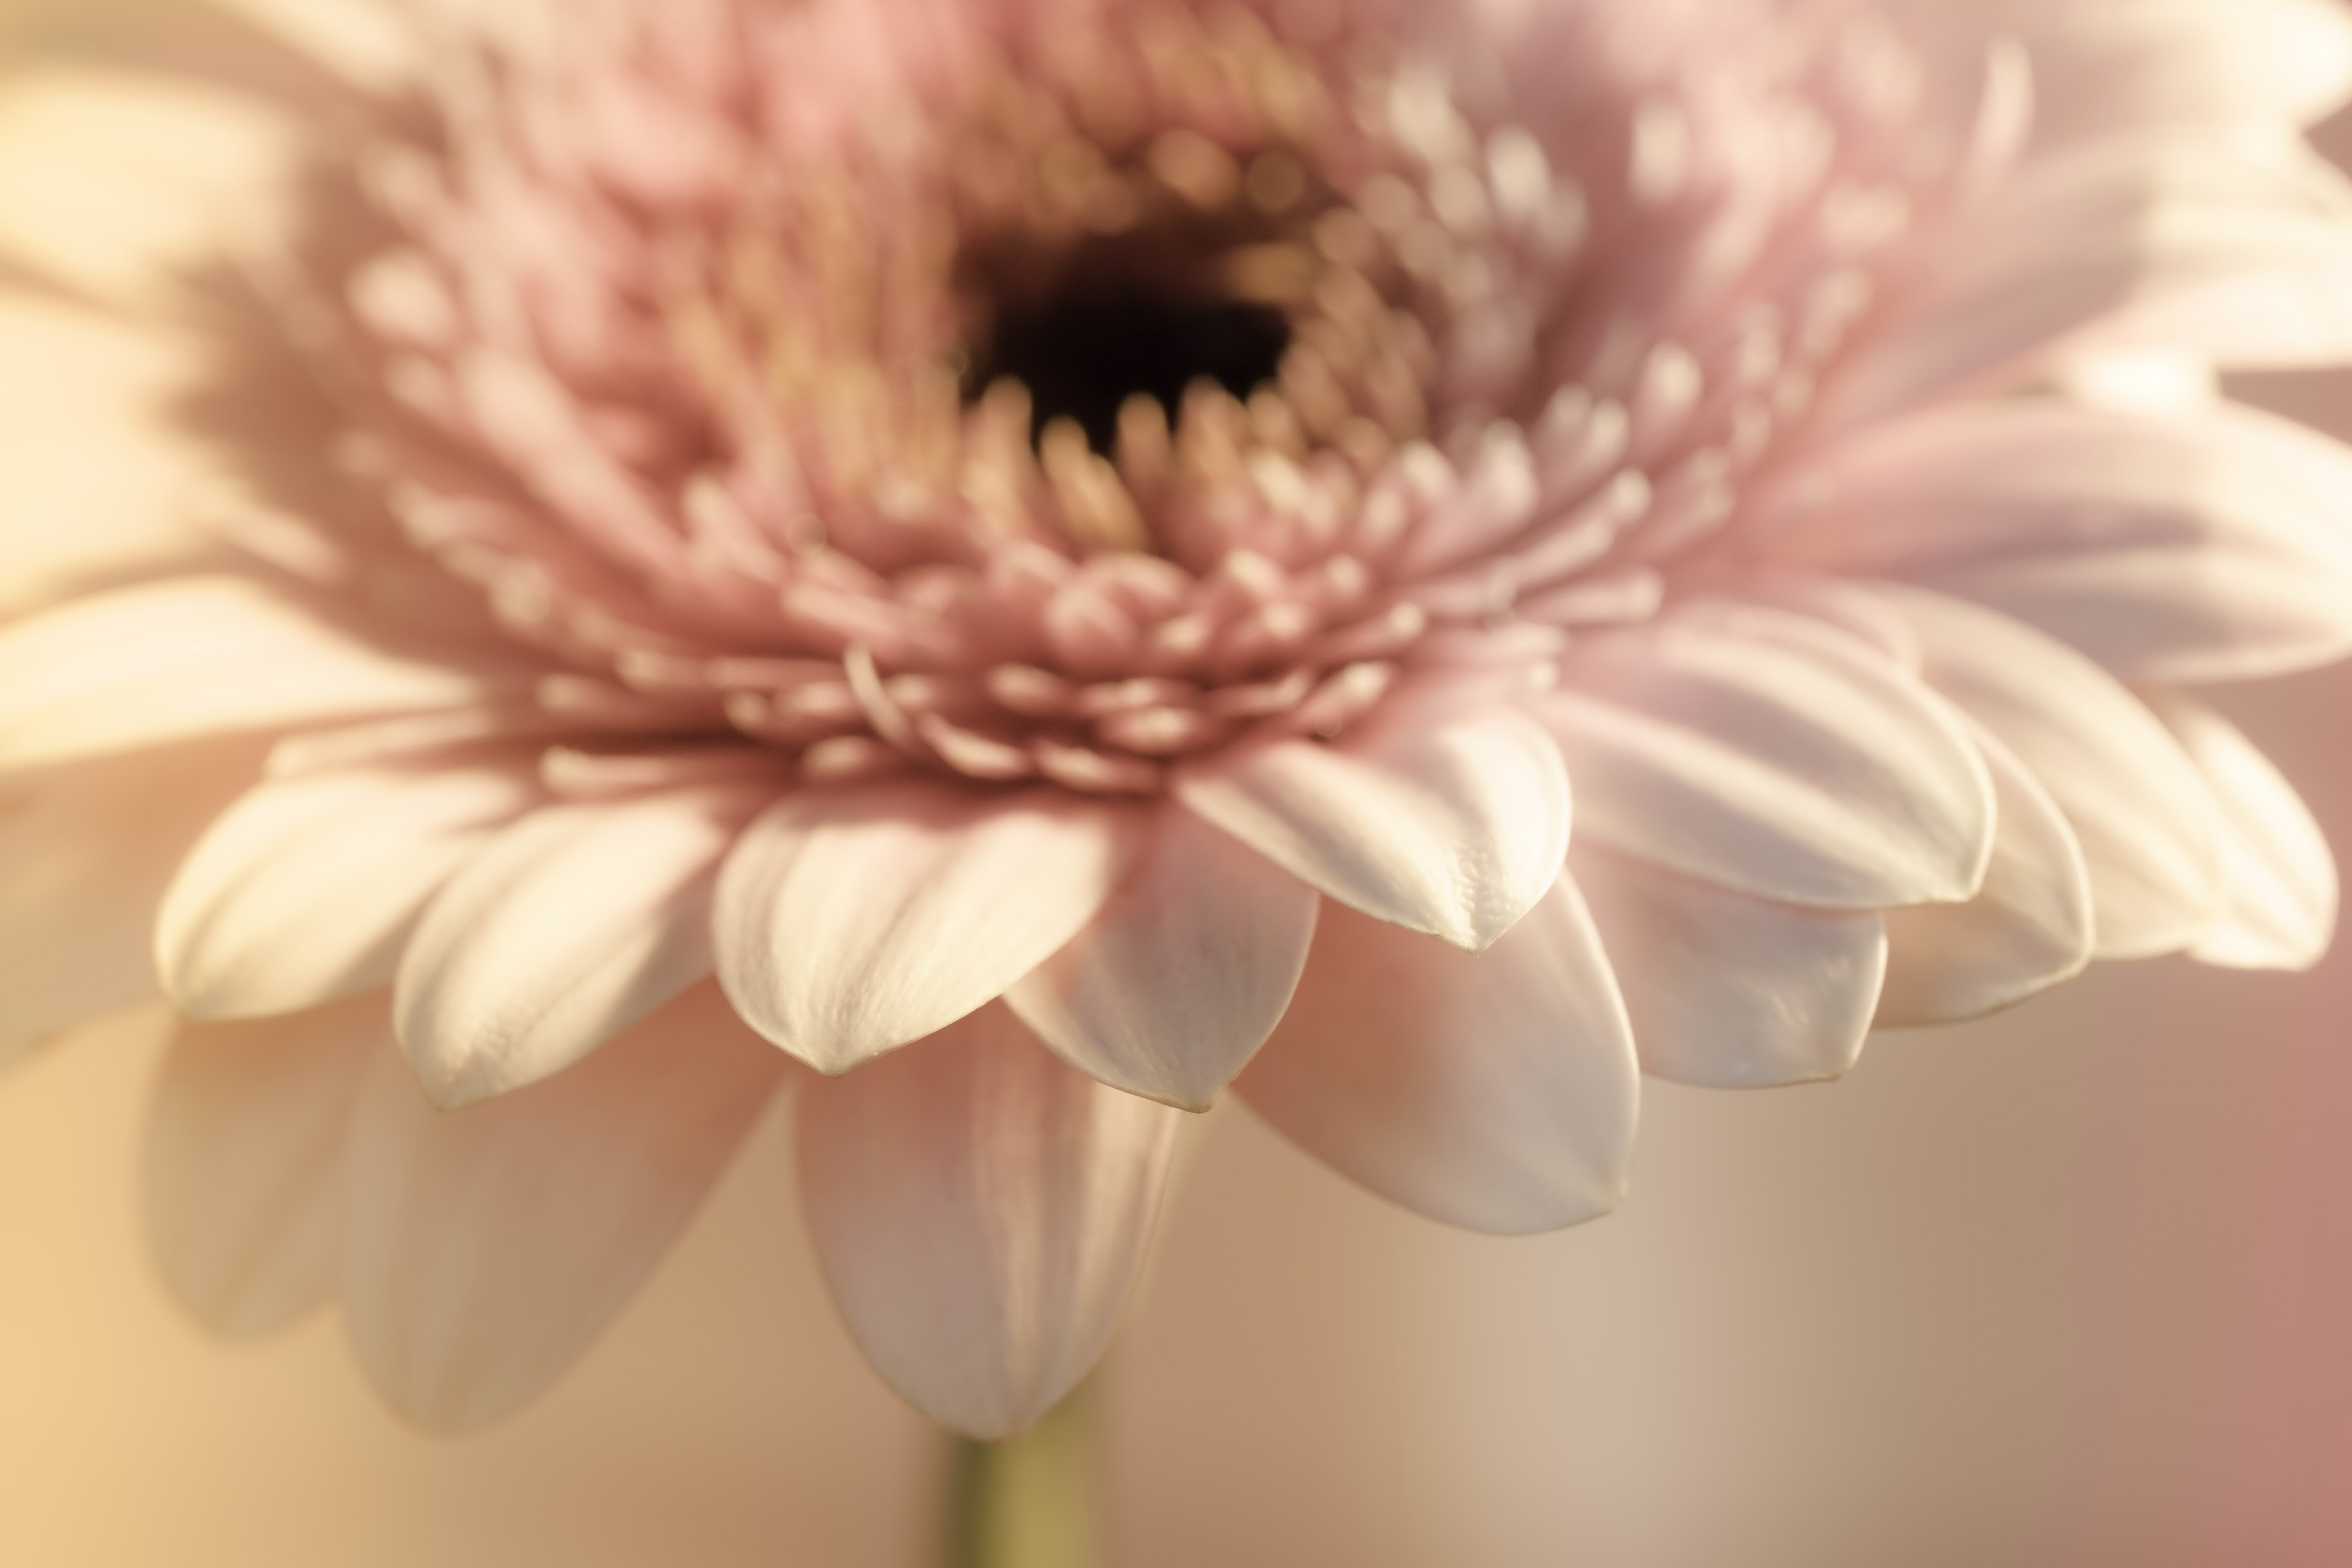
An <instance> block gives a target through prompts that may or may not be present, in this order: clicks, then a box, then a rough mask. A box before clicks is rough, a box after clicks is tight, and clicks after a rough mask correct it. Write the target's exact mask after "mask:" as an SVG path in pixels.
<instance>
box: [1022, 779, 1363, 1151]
mask: <svg viewBox="0 0 2352 1568" xmlns="http://www.w3.org/2000/svg"><path fill="white" fill-rule="evenodd" d="M1320 902H1321V900H1319V899H1318V898H1317V897H1316V896H1315V890H1314V889H1311V888H1309V887H1307V884H1306V883H1304V882H1301V881H1300V880H1298V879H1297V878H1296V877H1293V876H1292V875H1290V873H1289V872H1287V871H1285V870H1283V869H1281V868H1279V867H1277V866H1276V865H1274V864H1273V863H1272V862H1271V861H1268V860H1266V859H1265V858H1262V857H1260V856H1259V855H1257V854H1256V853H1255V851H1253V850H1250V849H1248V848H1245V847H1243V846H1242V844H1240V843H1239V842H1238V841H1237V840H1235V839H1234V838H1233V837H1229V836H1228V835H1226V834H1225V833H1223V832H1222V831H1220V830H1219V829H1217V828H1214V827H1212V826H1209V825H1208V824H1207V823H1205V822H1202V820H1201V819H1200V818H1199V817H1197V816H1193V815H1192V813H1191V812H1188V811H1185V810H1183V809H1182V808H1181V807H1177V806H1170V807H1164V808H1162V809H1161V811H1160V813H1159V815H1158V816H1157V817H1156V818H1155V819H1154V821H1153V824H1152V828H1151V837H1150V846H1149V847H1148V848H1147V849H1146V850H1145V851H1144V853H1143V856H1142V858H1141V859H1140V861H1139V864H1138V866H1137V868H1136V869H1135V871H1134V872H1133V873H1132V874H1131V875H1130V876H1129V878H1128V880H1127V881H1126V883H1125V884H1124V885H1123V886H1122V887H1121V888H1120V889H1119V890H1118V892H1117V893H1115V894H1113V895H1112V896H1111V900H1110V902H1108V904H1105V905H1104V906H1103V910H1102V912H1101V913H1100V914H1098V915H1097V916H1096V917H1095V919H1094V923H1092V924H1091V925H1089V926H1087V929H1086V930H1084V931H1080V932H1079V933H1078V935H1077V937H1076V940H1074V941H1073V942H1071V943H1070V944H1069V945H1068V946H1067V947H1065V948H1064V949H1062V951H1061V952H1057V953H1055V955H1054V956H1053V957H1052V958H1050V959H1047V960H1046V961H1045V963H1042V964H1040V965H1038V966H1037V967H1036V968H1035V969H1034V970H1032V971H1030V973H1029V974H1028V975H1027V976H1026V977H1025V978H1024V979H1023V980H1022V981H1021V983H1020V984H1017V985H1015V986H1013V989H1011V990H1010V991H1007V992H1006V993H1005V994H1004V1000H1005V1002H1006V1004H1007V1005H1010V1006H1011V1007H1012V1009H1013V1012H1015V1013H1016V1014H1018V1015H1019V1016H1020V1017H1021V1020H1022V1021H1023V1022H1024V1023H1025V1024H1027V1025H1028V1026H1029V1027H1030V1028H1031V1029H1032V1030H1034V1031H1035V1033H1036V1035H1037V1037H1038V1038H1040V1039H1042V1040H1044V1041H1045V1043H1046V1044H1047V1045H1048V1046H1050V1047H1053V1049H1054V1052H1055V1055H1057V1056H1059V1057H1060V1058H1062V1059H1063V1060H1064V1061H1066V1062H1067V1063H1069V1064H1070V1065H1071V1066H1072V1067H1074V1068H1077V1069H1079V1070H1080V1071H1081V1072H1084V1073H1087V1074H1088V1075H1089V1076H1091V1077H1093V1078H1095V1079H1097V1080H1099V1081H1100V1082H1103V1083H1106V1084H1108V1085H1109V1086H1110V1087H1111V1088H1113V1089H1125V1090H1127V1091H1128V1092H1129V1094H1139V1095H1143V1096H1146V1097H1147V1098H1149V1099H1152V1100H1163V1101H1165V1102H1167V1103H1168V1104H1170V1105H1173V1106H1177V1107H1179V1108H1181V1109H1182V1110H1207V1109H1208V1108H1209V1106H1210V1104H1211V1103H1212V1102H1213V1100H1215V1099H1216V1098H1217V1096H1218V1095H1219V1094H1220V1093H1222V1092H1223V1089H1224V1087H1225V1085H1226V1084H1228V1083H1230V1082H1231V1081H1233V1077H1234V1074H1235V1073H1237V1072H1239V1071H1241V1069H1242V1067H1243V1064H1244V1063H1246V1062H1247V1061H1248V1060H1249V1058H1251V1057H1252V1056H1254V1055H1255V1054H1256V1052H1257V1048H1258V1047H1259V1046H1261V1045H1263V1044H1265V1037H1267V1036H1268V1035H1270V1034H1272V1033H1273V1032H1274V1026H1275V1025H1276V1023H1277V1022H1279V1021H1280V1020H1281V1017H1282V1011H1283V1009H1284V1008H1285V1007H1286V1006H1288V1005H1290V994H1291V992H1292V991H1293V990H1295V989H1296V988H1297V984H1298V975H1299V972H1300V971H1301V970H1302V969H1304V968H1305V967H1306V965H1307V944H1308V943H1309V942H1311V941H1312V940H1313V939H1314V935H1315V910H1316V906H1317V905H1318V903H1320Z"/></svg>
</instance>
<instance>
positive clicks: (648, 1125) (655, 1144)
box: [342, 985, 787, 1432]
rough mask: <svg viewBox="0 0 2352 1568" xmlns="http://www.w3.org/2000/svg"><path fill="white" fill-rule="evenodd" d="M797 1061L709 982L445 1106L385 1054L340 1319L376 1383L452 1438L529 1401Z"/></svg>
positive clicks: (356, 1171)
mask: <svg viewBox="0 0 2352 1568" xmlns="http://www.w3.org/2000/svg"><path fill="white" fill-rule="evenodd" d="M786 1068H787V1064H786V1062H785V1061H784V1059H783V1058H782V1057H780V1056H778V1055H777V1054H776V1053H775V1052H774V1051H772V1050H770V1049H769V1048H768V1047H765V1046H764V1045H762V1044H761V1042H760V1041H759V1040H758V1038H756V1037H753V1036H752V1035H751V1032H750V1031H748V1030H746V1029H744V1028H743V1027H742V1026H740V1023H738V1022H737V1020H736V1019H735V1018H734V1017H733V1016H732V1015H731V1014H730V1013H729V1011H728V1009H727V1006H726V1004H725V1001H724V999H723V998H721V997H720V996H719V993H718V989H717V987H715V986H709V985H703V986H698V987H696V988H695V989H694V990H692V991H689V992H688V993H687V994H685V995H684V996H681V997H679V998H678V999H677V1001H675V1002H673V1003H671V1004H670V1005H668V1006H667V1007H666V1008H664V1009H662V1010H661V1011H660V1012H658V1013H656V1014H655V1015H653V1016H651V1017H649V1018H647V1019H646V1020H645V1021H644V1022H642V1023H640V1024H638V1025H637V1026H635V1028H633V1029H631V1030H630V1031H628V1033H626V1034H625V1035H623V1036H622V1037H620V1038H618V1039H616V1040H614V1041H613V1042H612V1043H611V1044H610V1045H608V1046H606V1047H604V1049H603V1050H601V1051H598V1052H597V1053H596V1054H595V1055H594V1056H593V1057H590V1058H588V1059H587V1060H586V1061H583V1062H582V1063H581V1064H580V1065H579V1066H578V1067H576V1068H572V1070H571V1071H570V1072H567V1073H562V1074H560V1075H559V1076H557V1077H555V1078H552V1079H548V1080H547V1081H546V1082H544V1083H540V1084H534V1085H533V1086H531V1087H530V1089H522V1090H520V1091H519V1092H517V1093H514V1094H509V1095H503V1096H500V1097H499V1099H497V1100H490V1101H488V1102H487V1103H484V1104H481V1105H477V1106H473V1107H471V1108H469V1109H467V1110H459V1111H442V1110H435V1109H433V1106H432V1105H431V1103H430V1102H429V1101H427V1100H425V1096H424V1094H423V1093H422V1092H421V1091H420V1090H419V1089H417V1087H416V1080H415V1078H414V1077H413V1076H412V1075H411V1073H410V1072H409V1069H408V1064H407V1063H406V1062H404V1061H403V1060H402V1059H401V1058H400V1057H399V1056H397V1055H395V1054H391V1053H386V1054H385V1055H384V1056H383V1057H381V1058H378V1059H377V1063H376V1067H375V1068H374V1070H373V1073H372V1074H371V1075H370V1077H369V1079H368V1082H367V1084H366V1086H365V1088H364V1089H362V1095H361V1101H360V1105H359V1109H358V1111H357V1114H356V1117H355V1120H354V1123H353V1130H352V1143H351V1148H350V1152H349V1156H348V1163H347V1164H346V1166H345V1182H346V1209H345V1215H344V1225H345V1242H344V1250H343V1260H342V1291H343V1308H344V1314H345V1317H346V1319H347V1321H348V1323H349V1326H350V1329H351V1333H352V1344H353V1346H354V1348H355V1349H356V1350H357V1351H358V1352H359V1358H360V1362H361V1363H362V1365H363V1366H365V1367H366V1369H367V1372H368V1375H369V1376H370V1377H371V1378H373V1380H374V1382H375V1384H376V1386H377V1387H378V1388H380V1389H382V1390H383V1394H384V1396H385V1397H386V1398H387V1399H389V1400H390V1401H391V1402H392V1404H393V1405H394V1407H395V1408H397V1409H398V1410H400V1411H401V1413H402V1414H404V1415H407V1416H408V1417H409V1418H410V1419H412V1420H414V1421H416V1422H419V1423H421V1424H422V1425H424V1426H428V1427H432V1428H435V1429H436V1430H441V1431H453V1432H454V1431H467V1430H471V1429H473V1428H476V1427H479V1426H488V1424H489V1423H491V1422H493V1421H496V1420H498V1419H499V1417H501V1416H503V1415H508V1414H509V1413H510V1412H512V1411H514V1410H516V1409H518V1408H520V1406H521V1405H524V1404H526V1403H528V1402H529V1401H530V1399H532V1398H533V1397H534V1396H536V1395H537V1394H539V1393H540V1392H541V1390H542V1389H544V1388H546V1387H547V1385H548V1384H551V1383H552V1382H553V1381H554V1380H555V1379H556V1378H557V1377H558V1376H560V1375H562V1372H563V1371H564V1369H565V1368H566V1367H568V1366H569V1365H571V1363H572V1362H573V1361H574V1360H576V1359H577V1358H578V1357H579V1356H580V1354H581V1353H582V1352H583V1351H585V1350H586V1349H587V1348H588V1346H589V1344H590V1343H591V1342H593V1340H594V1339H595V1337H596V1335H597V1334H598V1333H599V1332H601V1331H603V1329H604V1325H605V1323H606V1322H608V1321H610V1320H611V1319H612V1317H613V1315H614V1313H615V1312H617V1311H618V1310H620V1309H621V1306H622V1304H623V1303H624V1302H625V1301H626V1300H628V1298H629V1295H630V1293H631V1292H632V1291H634V1290H635V1289H636V1287H637V1284H638V1282H639V1281H640V1280H642V1279H644V1278H645V1277H646V1274H647V1272H649V1271H650V1270H651V1269H652V1268H653V1266H654V1265H655V1264H656V1262H658V1261H659V1260H660V1258H661V1257H662V1255H663V1254H664V1253H665V1252H667V1250H668V1249H669V1247H670V1244H671V1242H672V1241H674V1240H675V1239H676V1238H677V1234H678V1232H679V1231H680V1230H682V1229H683V1228H685V1226H686V1222H687V1220H688V1217H690V1216H691V1215H692V1214H693V1212H694V1208H695V1206H696V1205H697V1204H698V1203H699V1202H700V1201H701V1198H702V1195H703V1194H704V1193H705V1192H706V1191H707V1190H708V1189H709V1187H710V1185H711V1184H712V1183H713V1182H715V1181H717V1180H718V1178H719V1173H720V1172H721V1171H723V1170H724V1169H725V1168H726V1165H727V1163H728V1161H729V1160H730V1158H731V1157H732V1156H733V1154H734V1152H735V1148H736V1146H737V1145H738V1144H739V1143H740V1142H742V1139H743V1136H744V1134H745V1133H746V1132H748V1131H750V1130H751V1124H752V1123H753V1122H754V1121H756V1120H757V1119H758V1117H759V1114H760V1112H761V1109H762V1108H763V1107H764V1106H765V1105H766V1104H767V1101H768V1097H769V1095H770V1093H771V1092H772V1090H773V1089H774V1088H775V1087H776V1085H777V1083H778V1082H779V1081H780V1079H781V1078H782V1074H783V1073H784V1072H785V1070H786Z"/></svg>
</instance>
